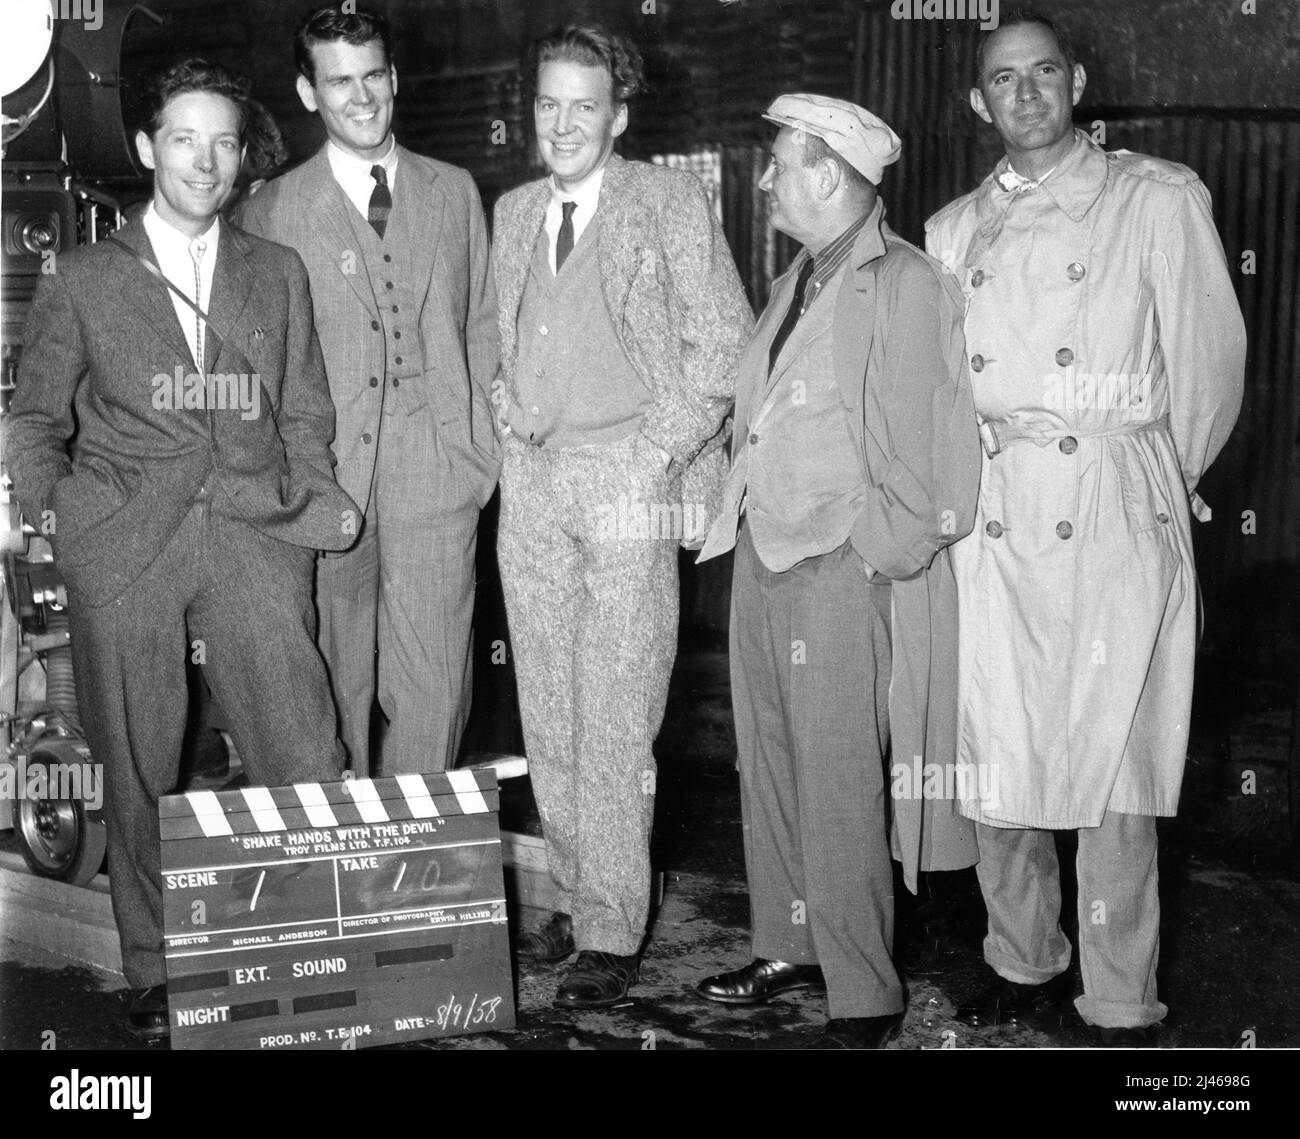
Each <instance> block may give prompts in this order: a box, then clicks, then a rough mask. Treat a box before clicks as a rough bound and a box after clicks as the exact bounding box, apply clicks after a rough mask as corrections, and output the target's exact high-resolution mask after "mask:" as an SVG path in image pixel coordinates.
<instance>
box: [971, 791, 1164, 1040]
mask: <svg viewBox="0 0 1300 1139" xmlns="http://www.w3.org/2000/svg"><path fill="white" fill-rule="evenodd" d="M1078 835H1079V853H1078V857H1077V859H1076V863H1075V864H1076V868H1077V874H1078V879H1079V966H1080V969H1081V970H1082V973H1083V996H1081V997H1079V998H1078V999H1077V1000H1076V1001H1075V1007H1076V1008H1077V1009H1078V1010H1079V1015H1080V1016H1081V1017H1083V1019H1084V1020H1085V1021H1086V1022H1087V1023H1088V1024H1095V1025H1099V1026H1100V1027H1102V1028H1136V1027H1145V1026H1146V1025H1150V1024H1158V1023H1159V1022H1160V1021H1162V1020H1163V1019H1164V1017H1165V1014H1166V1013H1167V1012H1168V1011H1169V1010H1168V1009H1167V1008H1166V1007H1165V1006H1164V1005H1163V1004H1161V1003H1160V1001H1158V1000H1157V999H1156V962H1157V961H1158V959H1159V956H1160V894H1159V889H1158V882H1157V874H1156V820H1155V819H1154V818H1153V817H1151V816H1148V815H1121V814H1118V813H1116V812H1113V811H1108V812H1106V814H1105V815H1104V816H1103V817H1102V822H1101V826H1099V827H1081V828H1080V829H1079V831H1078ZM976 839H977V841H978V843H979V852H980V861H979V865H978V866H977V867H976V872H977V873H978V875H979V881H980V889H981V890H982V891H983V894H984V904H985V905H986V906H987V907H988V911H989V931H988V936H987V937H986V938H985V939H984V960H985V961H987V962H988V963H989V965H991V966H992V967H993V969H994V971H995V972H996V973H998V975H999V976H1002V977H1005V978H1006V979H1007V980H1009V981H1017V982H1019V983H1021V984H1027V985H1038V984H1042V983H1043V982H1044V981H1049V980H1051V979H1052V978H1053V977H1055V976H1057V975H1058V974H1060V973H1063V972H1065V970H1066V969H1068V968H1069V965H1070V943H1069V941H1068V940H1067V939H1066V936H1065V934H1064V933H1063V932H1062V931H1061V926H1060V917H1061V874H1060V866H1059V865H1058V860H1057V857H1056V840H1055V837H1054V832H1052V831H1048V830H1025V829H1012V828H1004V827H991V826H987V825H985V824H984V823H979V824H977V826H976Z"/></svg>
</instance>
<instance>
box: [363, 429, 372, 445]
mask: <svg viewBox="0 0 1300 1139" xmlns="http://www.w3.org/2000/svg"><path fill="white" fill-rule="evenodd" d="M361 442H363V443H369V442H370V432H369V431H367V432H366V433H365V434H364V435H363V436H361Z"/></svg>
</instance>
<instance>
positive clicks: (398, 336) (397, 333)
mask: <svg viewBox="0 0 1300 1139" xmlns="http://www.w3.org/2000/svg"><path fill="white" fill-rule="evenodd" d="M393 339H394V340H401V339H402V334H401V332H400V331H394V333H393Z"/></svg>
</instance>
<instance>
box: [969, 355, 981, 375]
mask: <svg viewBox="0 0 1300 1139" xmlns="http://www.w3.org/2000/svg"><path fill="white" fill-rule="evenodd" d="M970 370H971V371H972V372H982V371H984V357H983V356H981V355H980V354H979V353H978V352H976V353H975V355H974V356H972V357H971V358H970Z"/></svg>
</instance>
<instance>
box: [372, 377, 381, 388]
mask: <svg viewBox="0 0 1300 1139" xmlns="http://www.w3.org/2000/svg"><path fill="white" fill-rule="evenodd" d="M370 386H371V387H372V388H377V387H379V377H378V376H371V377H370Z"/></svg>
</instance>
